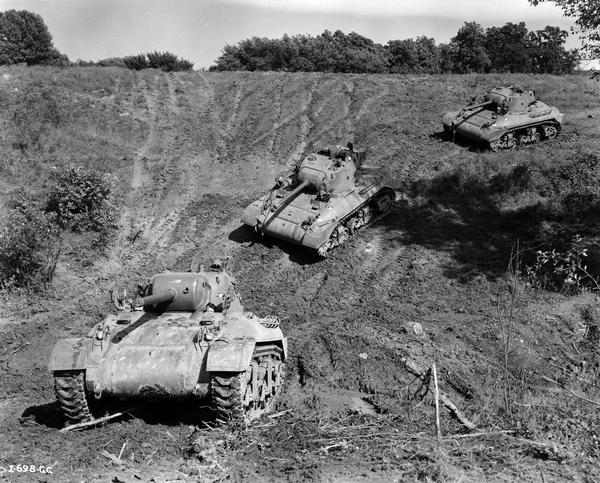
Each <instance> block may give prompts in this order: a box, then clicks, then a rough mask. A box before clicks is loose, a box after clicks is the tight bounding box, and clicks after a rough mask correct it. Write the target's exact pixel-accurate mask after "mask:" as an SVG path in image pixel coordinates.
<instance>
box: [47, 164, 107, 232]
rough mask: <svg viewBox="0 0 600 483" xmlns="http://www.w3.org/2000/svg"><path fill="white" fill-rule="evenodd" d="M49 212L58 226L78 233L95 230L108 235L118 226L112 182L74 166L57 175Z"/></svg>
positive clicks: (50, 195) (50, 198)
mask: <svg viewBox="0 0 600 483" xmlns="http://www.w3.org/2000/svg"><path fill="white" fill-rule="evenodd" d="M54 178H55V180H56V186H55V187H54V188H53V189H52V190H51V191H50V194H49V196H48V202H47V205H46V210H47V211H48V212H49V213H53V214H54V215H55V216H56V221H57V223H58V225H59V226H60V227H62V228H64V229H68V230H71V231H74V232H85V231H94V232H97V233H100V234H104V235H108V233H109V232H110V231H112V229H113V228H115V227H116V224H117V214H116V208H115V206H114V204H113V201H112V198H111V195H110V193H111V186H110V182H109V180H108V179H107V178H106V177H105V176H102V175H100V174H98V173H96V172H93V171H90V170H85V169H83V168H81V167H79V168H74V167H71V166H68V167H65V168H62V169H59V170H57V171H56V172H55V173H54Z"/></svg>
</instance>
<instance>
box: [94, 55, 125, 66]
mask: <svg viewBox="0 0 600 483" xmlns="http://www.w3.org/2000/svg"><path fill="white" fill-rule="evenodd" d="M95 65H97V66H99V67H127V65H126V64H125V59H124V58H122V57H108V58H106V59H100V60H99V61H98V62H96V63H95Z"/></svg>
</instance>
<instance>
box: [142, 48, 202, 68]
mask: <svg viewBox="0 0 600 483" xmlns="http://www.w3.org/2000/svg"><path fill="white" fill-rule="evenodd" d="M147 57H148V67H150V68H152V69H161V70H164V71H165V72H174V71H182V70H192V67H193V66H194V64H193V63H192V62H190V61H188V60H185V59H180V58H179V57H177V56H176V55H175V54H173V53H171V52H149V53H148V54H147Z"/></svg>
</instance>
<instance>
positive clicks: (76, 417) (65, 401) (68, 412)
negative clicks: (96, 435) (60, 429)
mask: <svg viewBox="0 0 600 483" xmlns="http://www.w3.org/2000/svg"><path fill="white" fill-rule="evenodd" d="M54 392H55V393H56V400H57V401H58V405H59V406H60V409H61V411H62V413H63V415H64V417H65V420H66V422H67V423H69V424H77V423H83V422H86V421H91V420H92V419H94V416H93V415H92V410H91V409H90V406H89V404H88V399H87V397H86V394H85V376H84V372H83V371H60V372H55V373H54Z"/></svg>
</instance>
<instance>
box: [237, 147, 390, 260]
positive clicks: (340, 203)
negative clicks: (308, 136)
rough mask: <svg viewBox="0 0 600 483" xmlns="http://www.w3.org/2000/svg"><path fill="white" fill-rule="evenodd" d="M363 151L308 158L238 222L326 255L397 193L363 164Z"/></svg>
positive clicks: (321, 152) (332, 151)
mask: <svg viewBox="0 0 600 483" xmlns="http://www.w3.org/2000/svg"><path fill="white" fill-rule="evenodd" d="M365 158H366V154H365V152H364V151H354V149H353V146H352V144H348V147H346V148H344V147H342V146H330V147H327V148H325V149H322V150H319V151H317V152H316V153H313V154H310V155H308V156H306V157H305V158H304V159H303V160H302V162H301V163H300V164H299V165H297V166H296V167H295V168H294V169H293V170H291V171H290V172H288V173H286V174H285V175H282V176H280V177H278V179H277V180H276V181H275V186H273V188H272V189H271V190H270V191H269V193H267V194H266V195H264V196H263V197H262V198H260V199H259V200H257V201H255V202H254V203H252V204H251V205H250V206H248V207H247V208H246V209H245V211H244V213H243V215H242V222H243V223H245V224H246V225H249V226H251V227H253V228H254V229H255V230H256V231H257V232H258V233H261V234H263V235H268V236H273V237H276V238H279V239H281V240H284V241H287V242H291V243H294V244H297V245H301V246H303V247H306V248H308V249H310V250H312V251H315V252H316V253H318V254H319V255H320V256H325V255H326V254H327V253H328V252H329V251H330V250H331V249H333V248H335V247H336V246H338V245H340V244H342V243H343V242H344V241H345V240H347V239H348V238H350V237H351V236H353V235H354V234H355V233H356V232H357V231H358V230H359V229H361V228H363V227H364V226H366V225H368V224H369V223H371V222H373V221H374V220H375V219H377V218H378V217H380V216H382V215H384V214H386V213H387V212H389V210H390V209H391V205H392V203H393V201H394V200H395V192H394V190H393V189H392V188H391V187H390V185H389V181H388V180H387V179H386V176H385V175H384V174H383V172H381V171H380V170H377V169H373V168H367V167H366V166H365V165H364V161H365Z"/></svg>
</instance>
